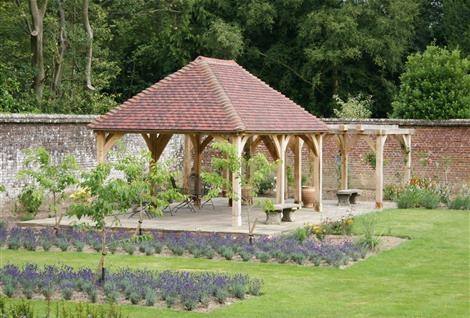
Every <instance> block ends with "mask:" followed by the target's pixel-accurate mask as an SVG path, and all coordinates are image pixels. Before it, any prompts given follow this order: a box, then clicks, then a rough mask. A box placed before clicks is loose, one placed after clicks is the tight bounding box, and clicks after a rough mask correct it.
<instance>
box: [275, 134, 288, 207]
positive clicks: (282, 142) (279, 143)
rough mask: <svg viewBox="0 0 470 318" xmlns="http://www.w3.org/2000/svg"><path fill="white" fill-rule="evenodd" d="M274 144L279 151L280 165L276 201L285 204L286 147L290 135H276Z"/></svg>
mask: <svg viewBox="0 0 470 318" xmlns="http://www.w3.org/2000/svg"><path fill="white" fill-rule="evenodd" d="M273 140H274V144H275V146H276V148H277V151H278V153H279V161H280V162H279V166H278V168H277V177H276V203H278V204H284V202H285V197H284V193H285V186H286V148H287V144H288V143H289V137H288V136H285V135H281V136H274V137H273Z"/></svg>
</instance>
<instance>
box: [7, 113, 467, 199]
mask: <svg viewBox="0 0 470 318" xmlns="http://www.w3.org/2000/svg"><path fill="white" fill-rule="evenodd" d="M93 118H94V116H77V115H17V114H15V115H0V184H3V185H4V186H6V188H7V193H6V194H3V195H0V197H1V198H0V206H1V205H4V203H5V202H11V201H12V199H14V198H15V196H16V195H17V194H18V192H19V189H20V188H21V185H22V184H21V181H19V180H17V178H16V174H17V173H18V171H19V170H21V169H22V168H23V160H24V152H23V150H24V149H26V148H30V147H39V146H44V147H46V148H47V149H49V151H51V153H52V154H53V156H54V157H55V158H59V157H60V156H62V155H64V154H69V153H70V154H73V155H74V156H75V157H76V158H77V161H78V162H79V164H80V165H81V166H82V167H84V168H90V167H92V166H94V165H95V164H96V156H95V153H96V149H95V140H94V136H93V133H92V132H91V131H90V130H89V129H87V127H86V125H87V124H88V123H89V122H90V121H91V120H92V119H93ZM325 121H326V122H327V123H345V124H360V123H362V124H376V125H380V124H387V125H390V124H396V125H399V126H400V127H404V128H413V129H415V131H416V132H415V135H413V137H412V158H413V159H412V169H413V174H414V175H417V176H434V175H436V176H438V177H439V178H441V179H445V178H447V179H448V181H449V182H451V183H453V184H454V185H455V188H456V189H457V188H458V187H459V186H461V185H462V184H464V183H470V120H449V121H421V120H387V119H383V120H377V119H371V120H366V121H340V120H335V119H325ZM364 138H365V137H364ZM124 145H125V147H126V149H127V150H128V151H130V152H134V153H135V152H138V151H139V150H140V149H145V144H144V142H143V139H142V138H141V137H140V136H138V135H130V136H127V137H126V138H125V139H124ZM181 149H182V138H181V136H176V137H175V138H173V139H172V141H171V142H170V144H169V147H168V148H167V149H166V150H165V153H164V158H171V159H175V158H179V157H180V156H181V153H182V152H181ZM368 152H370V150H369V148H368V145H367V143H366V141H365V140H361V141H359V142H358V144H357V146H356V147H355V149H354V150H353V151H352V153H351V154H350V179H351V180H350V186H351V187H354V188H360V189H363V190H369V191H366V195H367V194H368V195H371V194H372V191H373V189H374V170H373V168H372V167H371V166H370V164H369V163H368V161H367V157H368V156H367V153H368ZM323 156H324V157H323V158H324V159H323V165H324V170H323V178H324V185H323V186H324V189H325V194H326V195H327V197H328V196H331V193H333V191H334V190H335V189H336V187H337V184H338V177H337V169H338V168H337V167H338V163H339V157H338V147H337V145H336V140H335V137H334V136H331V135H328V136H326V137H325V139H324V146H323ZM304 157H305V159H306V158H307V156H306V155H305V156H304ZM385 158H386V159H385V167H384V170H385V184H391V183H399V182H400V181H401V178H402V175H403V171H404V161H403V155H402V153H401V150H400V147H399V145H398V143H397V142H396V141H395V140H394V139H393V138H388V139H387V142H386V146H385ZM290 160H291V159H290ZM424 163H426V164H424Z"/></svg>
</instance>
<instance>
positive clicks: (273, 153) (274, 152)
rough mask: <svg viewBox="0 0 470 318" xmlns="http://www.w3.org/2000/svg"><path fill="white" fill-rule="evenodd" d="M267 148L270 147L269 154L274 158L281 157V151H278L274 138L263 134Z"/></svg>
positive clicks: (262, 137)
mask: <svg viewBox="0 0 470 318" xmlns="http://www.w3.org/2000/svg"><path fill="white" fill-rule="evenodd" d="M261 139H262V140H263V143H264V145H265V146H266V149H268V152H269V154H270V155H271V157H272V158H273V160H278V159H279V153H278V152H277V149H276V146H275V145H274V143H273V141H272V139H271V138H270V137H269V136H261Z"/></svg>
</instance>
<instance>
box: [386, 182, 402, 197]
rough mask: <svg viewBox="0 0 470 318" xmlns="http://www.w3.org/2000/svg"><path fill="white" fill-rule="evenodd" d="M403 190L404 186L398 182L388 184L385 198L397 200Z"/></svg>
mask: <svg viewBox="0 0 470 318" xmlns="http://www.w3.org/2000/svg"><path fill="white" fill-rule="evenodd" d="M402 191H403V187H402V186H399V185H396V184H393V183H392V184H386V185H385V186H384V200H391V201H396V200H397V198H398V196H399V195H400V194H401V192H402Z"/></svg>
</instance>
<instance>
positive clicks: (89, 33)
mask: <svg viewBox="0 0 470 318" xmlns="http://www.w3.org/2000/svg"><path fill="white" fill-rule="evenodd" d="M88 5H89V0H83V27H84V28H85V32H86V35H87V42H88V43H87V44H88V53H87V61H86V66H85V79H86V87H87V88H88V89H89V90H95V88H94V87H93V85H91V60H92V58H93V30H92V29H91V26H90V20H89V18H88Z"/></svg>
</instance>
